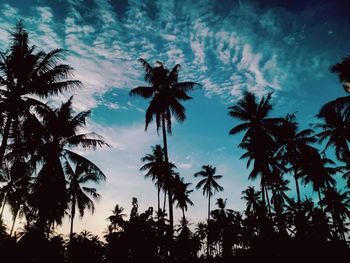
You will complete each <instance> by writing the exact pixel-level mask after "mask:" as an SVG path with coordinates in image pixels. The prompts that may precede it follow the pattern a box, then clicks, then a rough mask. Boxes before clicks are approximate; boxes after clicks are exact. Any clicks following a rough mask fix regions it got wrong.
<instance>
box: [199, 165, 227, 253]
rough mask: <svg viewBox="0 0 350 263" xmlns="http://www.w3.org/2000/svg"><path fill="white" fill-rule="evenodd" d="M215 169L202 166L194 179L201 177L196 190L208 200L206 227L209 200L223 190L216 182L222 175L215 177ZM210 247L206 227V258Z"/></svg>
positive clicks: (209, 166)
mask: <svg viewBox="0 0 350 263" xmlns="http://www.w3.org/2000/svg"><path fill="white" fill-rule="evenodd" d="M215 173H216V167H213V166H211V165H203V166H202V170H201V171H199V172H197V173H195V174H194V176H195V177H203V179H201V180H200V181H199V182H198V183H197V185H196V189H200V188H203V195H206V196H207V198H208V221H207V222H208V226H209V220H210V198H211V197H212V195H213V194H215V193H216V192H221V191H223V190H224V188H223V187H222V186H221V185H219V184H218V183H217V182H216V181H217V180H218V179H221V178H222V175H216V174H215ZM209 247H210V245H209V227H208V234H207V257H209V255H210V248H209Z"/></svg>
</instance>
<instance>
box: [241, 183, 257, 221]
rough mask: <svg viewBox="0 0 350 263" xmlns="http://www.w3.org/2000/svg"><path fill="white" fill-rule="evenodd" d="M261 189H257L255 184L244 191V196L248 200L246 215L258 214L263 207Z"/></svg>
mask: <svg viewBox="0 0 350 263" xmlns="http://www.w3.org/2000/svg"><path fill="white" fill-rule="evenodd" d="M260 194H261V193H260V191H255V189H254V186H248V188H247V189H246V190H244V191H242V197H241V199H243V200H244V201H246V210H245V213H246V215H256V214H257V213H258V212H259V210H260V209H261V200H260Z"/></svg>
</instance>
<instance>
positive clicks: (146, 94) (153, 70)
mask: <svg viewBox="0 0 350 263" xmlns="http://www.w3.org/2000/svg"><path fill="white" fill-rule="evenodd" d="M139 61H140V62H141V64H142V66H143V68H144V70H145V73H146V74H145V81H146V82H148V84H149V86H146V87H144V86H142V87H137V88H134V89H132V90H131V91H130V93H129V95H131V96H141V97H143V98H145V99H151V101H150V104H149V106H148V108H147V110H146V116H145V130H147V128H148V125H149V124H150V123H151V122H152V120H153V118H154V117H155V121H156V127H157V131H159V129H160V128H162V135H163V150H164V161H165V162H166V163H168V162H169V157H168V146H167V132H168V133H169V134H171V130H172V129H171V128H172V119H171V117H172V116H174V117H175V119H176V120H177V121H179V122H183V121H184V120H185V119H186V115H185V108H184V106H183V105H182V104H181V103H180V102H181V101H186V100H190V99H191V97H189V96H188V95H187V94H186V92H188V91H191V90H193V89H194V88H195V87H197V86H199V84H197V83H195V82H190V81H186V82H178V74H179V70H180V68H181V67H180V65H179V64H177V65H175V66H174V67H173V69H172V70H170V71H169V70H168V69H167V68H166V67H165V66H164V64H163V63H162V62H159V61H158V62H157V63H156V66H155V67H152V66H151V65H150V64H149V63H148V62H147V61H146V60H144V59H139ZM168 198H169V217H170V228H171V231H170V232H171V233H170V234H171V239H172V238H173V229H174V219H173V208H172V205H173V202H172V193H171V192H170V191H169V192H168Z"/></svg>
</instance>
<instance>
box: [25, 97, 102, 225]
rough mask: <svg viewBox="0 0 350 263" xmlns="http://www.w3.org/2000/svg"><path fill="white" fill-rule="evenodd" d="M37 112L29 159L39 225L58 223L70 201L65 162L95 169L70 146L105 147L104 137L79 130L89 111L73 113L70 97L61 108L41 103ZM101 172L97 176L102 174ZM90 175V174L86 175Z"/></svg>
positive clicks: (84, 122)
mask: <svg viewBox="0 0 350 263" xmlns="http://www.w3.org/2000/svg"><path fill="white" fill-rule="evenodd" d="M36 111H37V112H38V113H39V114H40V116H41V125H38V126H37V132H36V138H35V139H33V141H35V144H34V145H33V146H32V148H34V149H31V151H32V152H33V156H32V159H33V160H32V162H35V163H36V165H37V169H39V172H38V174H37V177H36V179H35V185H34V189H33V190H34V195H33V196H34V198H33V207H35V209H36V211H37V218H38V220H39V222H38V223H39V225H40V227H41V229H42V230H43V229H44V228H45V226H47V225H48V226H49V227H50V225H53V224H54V223H55V222H56V223H57V224H60V223H61V220H62V218H63V216H64V211H65V210H66V208H67V204H68V203H69V196H68V193H67V190H66V181H65V176H66V174H65V169H64V163H66V162H67V161H69V162H71V163H73V164H75V165H77V164H79V163H80V164H83V165H84V170H85V171H95V172H96V171H98V168H97V167H96V165H94V164H93V163H92V162H91V161H89V160H88V159H86V158H85V157H83V156H81V155H80V154H78V153H76V152H74V151H73V148H76V147H80V148H83V149H93V150H94V149H96V147H98V146H100V147H102V146H108V144H106V143H105V141H104V140H103V138H102V137H101V136H99V135H97V134H95V133H93V132H92V133H78V132H79V131H80V130H81V129H82V128H83V127H84V126H85V124H86V118H87V117H88V116H89V115H90V111H84V112H80V113H78V114H77V115H75V116H73V114H72V111H73V109H72V97H71V98H70V99H69V100H68V101H67V102H65V103H63V104H62V106H61V107H59V108H57V109H51V108H49V107H48V106H46V105H40V106H38V107H37V108H36ZM102 174H103V173H102V172H101V171H99V172H98V176H99V177H102ZM87 178H89V176H88V177H87Z"/></svg>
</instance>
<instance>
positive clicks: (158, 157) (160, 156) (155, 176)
mask: <svg viewBox="0 0 350 263" xmlns="http://www.w3.org/2000/svg"><path fill="white" fill-rule="evenodd" d="M141 161H142V162H144V163H145V162H147V163H145V164H144V165H143V166H142V167H141V168H140V171H147V173H146V174H145V178H151V179H152V181H156V183H155V184H156V186H157V190H158V192H157V193H158V194H157V197H158V199H157V201H158V202H157V204H158V213H159V211H160V191H161V189H162V187H164V173H165V163H164V153H163V149H162V147H161V146H160V145H159V144H157V145H155V146H152V153H151V154H147V155H145V156H144V157H142V158H141Z"/></svg>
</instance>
